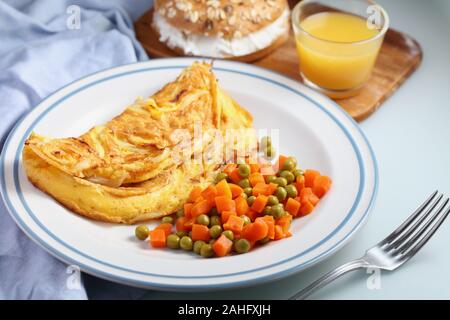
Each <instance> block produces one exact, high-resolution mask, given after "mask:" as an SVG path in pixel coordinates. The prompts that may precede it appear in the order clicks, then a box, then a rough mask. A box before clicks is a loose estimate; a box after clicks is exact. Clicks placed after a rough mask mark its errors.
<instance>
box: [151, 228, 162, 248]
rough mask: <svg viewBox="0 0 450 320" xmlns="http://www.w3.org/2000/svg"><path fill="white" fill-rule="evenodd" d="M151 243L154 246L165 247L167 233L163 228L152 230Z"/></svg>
mask: <svg viewBox="0 0 450 320" xmlns="http://www.w3.org/2000/svg"><path fill="white" fill-rule="evenodd" d="M150 244H151V245H152V247H153V248H164V247H165V246H166V234H165V232H164V230H163V229H155V230H152V231H150Z"/></svg>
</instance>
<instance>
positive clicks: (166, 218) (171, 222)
mask: <svg viewBox="0 0 450 320" xmlns="http://www.w3.org/2000/svg"><path fill="white" fill-rule="evenodd" d="M161 222H162V223H170V224H173V218H172V217H170V216H166V217H163V218H162V219H161Z"/></svg>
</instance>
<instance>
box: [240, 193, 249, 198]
mask: <svg viewBox="0 0 450 320" xmlns="http://www.w3.org/2000/svg"><path fill="white" fill-rule="evenodd" d="M239 196H240V197H242V198H244V199H245V200H247V198H248V196H247V194H246V193H245V192H242V193H241V194H240V195H239Z"/></svg>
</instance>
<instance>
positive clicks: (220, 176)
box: [216, 172, 228, 183]
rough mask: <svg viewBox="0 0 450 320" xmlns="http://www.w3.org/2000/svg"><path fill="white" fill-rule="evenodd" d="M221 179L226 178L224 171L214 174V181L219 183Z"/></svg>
mask: <svg viewBox="0 0 450 320" xmlns="http://www.w3.org/2000/svg"><path fill="white" fill-rule="evenodd" d="M223 179H225V180H226V179H228V175H227V174H226V173H225V172H219V173H218V174H217V176H216V183H219V182H220V181H222V180H223Z"/></svg>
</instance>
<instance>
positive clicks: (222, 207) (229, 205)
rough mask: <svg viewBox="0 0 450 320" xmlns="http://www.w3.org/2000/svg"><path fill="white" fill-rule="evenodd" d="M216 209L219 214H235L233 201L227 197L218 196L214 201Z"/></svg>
mask: <svg viewBox="0 0 450 320" xmlns="http://www.w3.org/2000/svg"><path fill="white" fill-rule="evenodd" d="M215 202H216V208H217V211H218V212H219V213H222V212H224V211H233V212H236V204H235V203H234V201H233V200H232V199H230V198H228V197H227V196H219V197H216V199H215Z"/></svg>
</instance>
